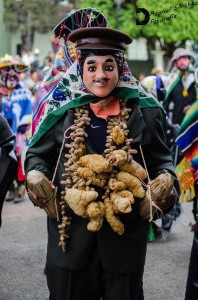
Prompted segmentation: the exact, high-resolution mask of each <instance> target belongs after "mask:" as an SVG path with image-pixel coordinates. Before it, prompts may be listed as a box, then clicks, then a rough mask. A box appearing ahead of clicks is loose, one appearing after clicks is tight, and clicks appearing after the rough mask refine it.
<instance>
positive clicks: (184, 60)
mask: <svg viewBox="0 0 198 300" xmlns="http://www.w3.org/2000/svg"><path fill="white" fill-rule="evenodd" d="M189 63H190V59H189V57H188V56H181V57H179V58H178V59H177V60H176V66H177V67H178V69H179V70H181V71H185V70H187V69H188V66H189Z"/></svg>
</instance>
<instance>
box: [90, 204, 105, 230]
mask: <svg viewBox="0 0 198 300" xmlns="http://www.w3.org/2000/svg"><path fill="white" fill-rule="evenodd" d="M104 214H105V208H104V204H103V203H102V202H101V201H98V202H91V203H89V204H88V205H87V207H86V215H87V217H88V218H89V219H90V222H89V223H88V224H87V229H88V230H89V231H93V232H95V231H99V230H100V228H101V227H102V224H103V220H104Z"/></svg>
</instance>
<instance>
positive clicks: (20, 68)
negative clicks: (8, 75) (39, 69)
mask: <svg viewBox="0 0 198 300" xmlns="http://www.w3.org/2000/svg"><path fill="white" fill-rule="evenodd" d="M10 68H15V69H16V70H17V71H18V72H25V71H27V70H28V69H29V67H28V66H27V65H25V64H22V63H4V64H3V65H2V66H0V69H3V70H5V71H9V69H10Z"/></svg>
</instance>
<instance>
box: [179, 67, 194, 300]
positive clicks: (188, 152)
mask: <svg viewBox="0 0 198 300" xmlns="http://www.w3.org/2000/svg"><path fill="white" fill-rule="evenodd" d="M195 80H196V89H197V87H198V68H197V69H196V70H195ZM197 95H198V93H197ZM176 143H177V145H178V147H179V148H180V149H181V151H182V153H183V155H184V159H183V160H182V161H181V162H180V164H179V165H178V166H177V169H176V172H177V176H178V179H179V183H180V189H181V196H180V201H181V202H182V203H183V202H185V201H190V200H191V199H194V201H193V210H192V212H193V216H194V219H195V222H196V223H195V224H193V231H194V239H193V244H192V249H191V256H190V263H189V270H188V278H187V283H186V293H185V300H195V299H197V298H198V100H196V101H195V103H193V105H192V106H191V107H190V109H189V110H188V112H187V114H186V116H185V118H184V120H183V122H182V123H181V126H180V129H179V132H178V136H177V139H176Z"/></svg>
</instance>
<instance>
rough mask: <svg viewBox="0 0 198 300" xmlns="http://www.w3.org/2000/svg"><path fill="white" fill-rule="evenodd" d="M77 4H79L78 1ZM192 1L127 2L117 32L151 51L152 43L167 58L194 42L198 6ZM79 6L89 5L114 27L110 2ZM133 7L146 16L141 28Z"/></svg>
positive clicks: (87, 1) (197, 34)
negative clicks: (140, 40) (141, 41)
mask: <svg viewBox="0 0 198 300" xmlns="http://www.w3.org/2000/svg"><path fill="white" fill-rule="evenodd" d="M80 3H81V2H80ZM196 3H197V2H196V1H186V0H183V1H182V0H180V1H178V0H171V1H167V0H128V1H124V2H122V4H121V9H120V13H119V15H120V18H119V24H120V27H119V29H120V30H122V31H123V32H125V33H127V34H129V35H131V36H132V37H133V38H139V37H144V38H146V39H147V44H148V48H149V49H154V48H155V44H156V41H158V42H159V44H160V46H161V49H162V50H164V51H165V52H166V54H165V56H166V57H167V58H169V57H171V56H172V53H173V51H174V50H175V48H176V47H178V46H184V44H185V41H186V40H193V41H198V27H197V19H198V6H197V5H196ZM80 6H81V7H86V6H92V7H95V8H96V9H99V10H100V11H102V12H103V13H104V15H105V16H107V17H108V21H109V24H110V26H111V27H112V28H116V18H115V16H116V4H115V1H114V0H106V1H104V0H84V1H82V3H81V4H80ZM137 8H144V9H146V10H147V11H148V12H149V14H150V20H149V22H148V23H147V24H145V25H137V24H136V17H138V20H140V21H141V20H144V18H145V16H144V14H143V13H142V15H141V13H138V15H136V9H137Z"/></svg>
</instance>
